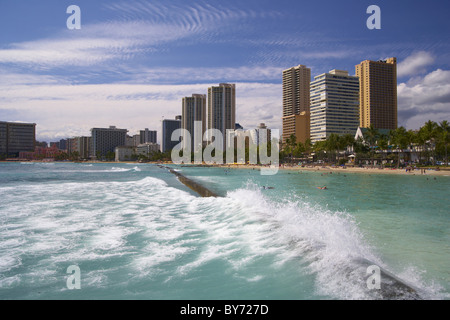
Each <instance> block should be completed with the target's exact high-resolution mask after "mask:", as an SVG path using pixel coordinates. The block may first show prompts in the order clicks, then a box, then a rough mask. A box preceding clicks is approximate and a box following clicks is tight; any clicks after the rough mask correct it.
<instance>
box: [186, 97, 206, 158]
mask: <svg viewBox="0 0 450 320" xmlns="http://www.w3.org/2000/svg"><path fill="white" fill-rule="evenodd" d="M195 121H200V122H201V124H202V127H201V129H199V132H197V133H195V131H194V122H195ZM181 128H182V129H185V130H187V131H188V132H189V134H190V136H191V137H190V139H191V150H192V151H194V150H195V148H194V136H195V134H198V135H201V136H200V137H198V138H197V139H198V141H201V142H202V144H203V134H204V133H205V131H206V95H204V94H193V95H192V97H184V98H183V99H182V122H181ZM186 142H187V139H185V137H184V136H183V147H185V146H186V145H185V143H186Z"/></svg>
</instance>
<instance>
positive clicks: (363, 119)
mask: <svg viewBox="0 0 450 320" xmlns="http://www.w3.org/2000/svg"><path fill="white" fill-rule="evenodd" d="M355 69H356V76H357V77H359V87H360V90H359V126H360V127H363V128H369V127H370V125H371V124H373V126H374V128H376V129H397V59H396V58H389V59H386V60H379V61H370V60H365V61H362V62H361V63H360V64H358V65H356V66H355Z"/></svg>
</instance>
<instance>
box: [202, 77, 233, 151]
mask: <svg viewBox="0 0 450 320" xmlns="http://www.w3.org/2000/svg"><path fill="white" fill-rule="evenodd" d="M235 120H236V85H235V84H229V83H221V84H219V86H212V87H210V88H208V129H217V130H219V131H220V132H221V133H222V136H223V149H222V150H223V151H225V149H226V145H227V142H226V140H227V132H226V131H227V129H230V130H234V129H235V125H236V121H235ZM208 141H209V142H211V141H212V136H211V135H210V136H209V137H208Z"/></svg>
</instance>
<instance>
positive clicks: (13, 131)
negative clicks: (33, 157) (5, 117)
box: [0, 121, 36, 156]
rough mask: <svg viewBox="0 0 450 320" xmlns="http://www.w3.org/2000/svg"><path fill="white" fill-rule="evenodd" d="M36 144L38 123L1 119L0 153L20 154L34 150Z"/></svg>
mask: <svg viewBox="0 0 450 320" xmlns="http://www.w3.org/2000/svg"><path fill="white" fill-rule="evenodd" d="M35 146H36V124H35V123H21V122H6V121H0V155H5V156H18V155H19V152H21V151H30V152H33V151H34V148H35Z"/></svg>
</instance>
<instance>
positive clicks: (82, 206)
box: [0, 163, 450, 299]
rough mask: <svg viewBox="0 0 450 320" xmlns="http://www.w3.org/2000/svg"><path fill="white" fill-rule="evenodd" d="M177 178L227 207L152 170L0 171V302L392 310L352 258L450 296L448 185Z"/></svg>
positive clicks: (444, 181) (46, 167)
mask: <svg viewBox="0 0 450 320" xmlns="http://www.w3.org/2000/svg"><path fill="white" fill-rule="evenodd" d="M174 167H175V168H177V170H179V171H180V172H181V173H183V174H184V175H186V176H188V177H190V178H192V179H193V180H196V181H198V182H200V183H202V184H203V185H204V186H206V187H208V188H210V189H212V190H213V191H215V192H217V193H218V194H220V195H221V196H222V197H220V198H200V197H198V196H197V195H196V194H195V193H194V192H193V191H191V190H190V189H188V188H186V187H185V186H183V185H182V184H180V183H179V182H178V180H177V179H176V177H175V176H174V175H173V174H171V173H169V172H168V170H166V169H163V168H160V167H158V166H154V165H145V164H142V165H140V164H93V165H87V164H72V163H52V164H38V163H34V164H20V163H17V164H9V163H2V164H0V199H1V200H0V299H379V298H387V297H386V296H383V294H382V293H381V292H380V291H377V290H369V289H368V288H367V284H366V282H365V279H364V277H362V276H361V274H363V273H364V272H365V269H364V268H362V267H361V265H359V264H358V263H355V261H357V260H359V259H367V260H369V261H370V262H371V263H373V264H376V265H378V266H380V267H382V268H384V269H386V270H388V271H389V272H391V273H393V274H394V275H395V276H397V277H399V278H401V279H402V280H404V281H405V282H407V283H408V284H410V285H411V286H413V287H414V288H416V289H417V290H418V291H419V292H420V294H421V296H422V297H424V298H426V299H448V297H449V295H448V293H449V289H450V285H449V279H450V275H449V270H450V269H449V265H450V264H449V262H450V261H449V260H450V259H449V257H450V248H449V243H450V241H449V240H450V239H449V238H450V217H449V210H448V208H449V200H448V191H449V190H450V188H449V187H450V177H438V178H437V179H436V180H434V179H432V178H430V177H428V178H429V179H428V180H427V177H425V176H393V175H392V176H391V175H370V176H369V175H361V174H351V173H346V174H343V173H342V174H329V173H328V174H325V172H320V173H317V172H300V171H297V172H295V171H293V172H286V171H280V172H279V173H278V174H276V175H274V176H261V175H260V174H259V172H258V171H257V170H248V169H236V170H224V169H221V168H195V167H179V166H174ZM322 185H326V186H327V187H328V189H327V190H318V189H317V188H316V187H317V186H322ZM262 186H271V187H273V188H274V189H264V188H262ZM71 265H77V266H78V267H79V268H80V274H81V288H80V289H79V290H69V289H68V288H67V284H66V281H67V279H68V277H69V274H67V268H68V267H69V266H71Z"/></svg>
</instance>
